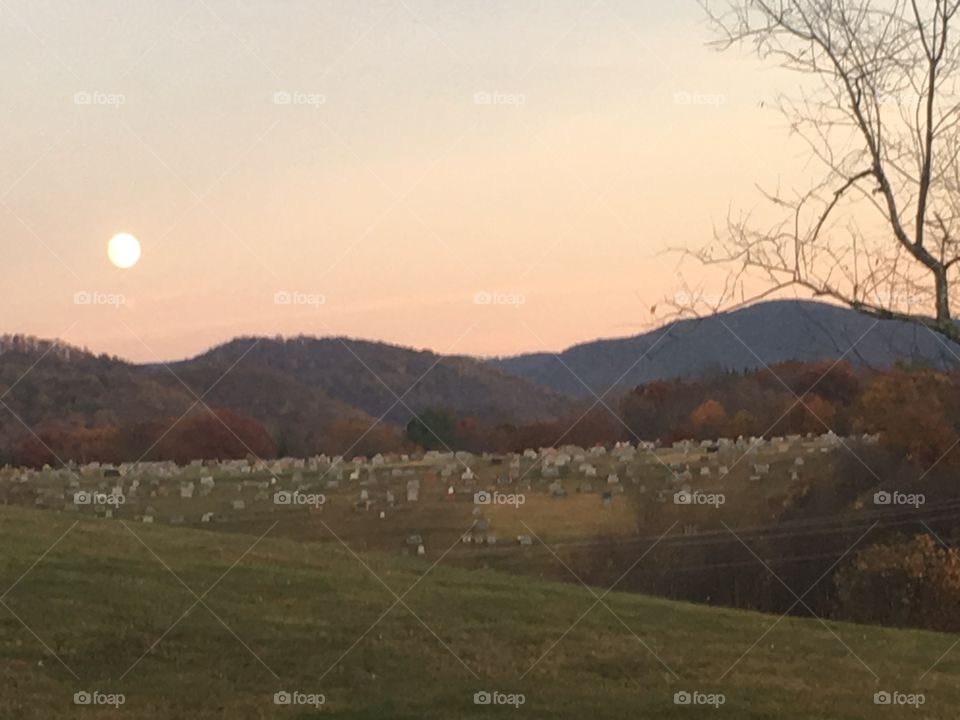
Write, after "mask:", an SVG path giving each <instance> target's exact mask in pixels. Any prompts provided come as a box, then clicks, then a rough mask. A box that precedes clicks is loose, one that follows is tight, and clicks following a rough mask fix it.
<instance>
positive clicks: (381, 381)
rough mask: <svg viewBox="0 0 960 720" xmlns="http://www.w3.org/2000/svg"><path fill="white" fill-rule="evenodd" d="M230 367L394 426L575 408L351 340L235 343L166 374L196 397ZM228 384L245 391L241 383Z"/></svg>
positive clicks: (495, 373) (474, 364)
mask: <svg viewBox="0 0 960 720" xmlns="http://www.w3.org/2000/svg"><path fill="white" fill-rule="evenodd" d="M234 366H236V367H241V366H242V367H243V368H246V369H247V370H248V371H250V370H252V369H256V370H257V371H259V372H262V373H266V374H269V375H272V376H275V377H283V378H287V379H288V380H295V381H296V383H298V384H299V385H301V386H304V387H307V388H310V389H311V390H313V391H319V392H321V393H324V394H325V395H326V396H328V397H329V398H330V399H331V400H332V401H334V402H339V403H342V404H344V405H347V406H350V407H352V408H355V409H357V410H359V411H361V412H363V413H365V414H366V415H368V416H372V417H380V416H381V415H385V419H386V420H387V421H393V422H399V423H406V422H407V421H408V420H409V419H410V418H411V417H412V416H413V413H414V412H419V411H421V410H423V409H424V408H426V407H429V406H433V405H441V406H445V407H449V408H451V409H452V410H455V411H457V412H458V413H463V414H465V415H472V416H474V417H476V418H478V419H479V420H482V421H485V422H498V421H506V420H510V421H513V422H528V421H532V420H555V419H557V418H559V417H562V416H564V415H565V414H567V413H568V412H570V411H571V409H572V407H573V405H574V404H573V403H572V402H571V400H570V398H568V397H565V396H564V395H563V394H561V393H557V392H554V391H552V390H549V389H544V388H541V387H539V386H537V385H535V384H533V383H531V382H529V381H527V380H524V379H523V378H519V377H516V376H514V375H511V374H509V373H507V372H506V371H504V370H502V369H499V368H497V367H494V366H491V365H489V364H487V363H484V362H482V361H480V360H476V359H474V358H469V357H462V356H440V355H437V354H436V353H433V352H429V351H425V350H412V349H409V348H404V347H399V346H395V345H388V344H385V343H378V342H369V341H364V340H354V339H350V338H312V337H297V338H291V339H287V340H274V339H264V338H238V339H236V340H232V341H230V342H228V343H226V344H224V345H220V346H218V347H216V348H213V349H212V350H210V351H208V352H206V353H204V354H203V355H200V356H198V357H196V358H194V359H192V360H187V361H184V362H181V363H174V364H172V365H170V368H171V369H172V370H173V371H174V372H175V373H176V374H177V375H179V376H181V377H184V378H188V377H189V378H196V380H197V382H196V383H195V385H194V389H195V390H197V391H198V392H199V391H202V389H203V387H204V386H205V385H209V384H210V383H213V382H214V381H215V380H216V377H217V374H218V373H224V372H227V370H228V369H229V368H230V367H234ZM234 372H235V370H230V371H229V373H228V374H227V375H226V378H229V377H230V376H231V375H233V374H234ZM226 378H225V381H226ZM233 382H234V383H235V384H236V385H237V386H239V387H238V390H239V391H241V392H249V391H250V388H249V387H246V383H243V382H241V381H240V379H235V380H234V381H233ZM222 392H223V391H221V393H222ZM238 401H240V400H239V398H238Z"/></svg>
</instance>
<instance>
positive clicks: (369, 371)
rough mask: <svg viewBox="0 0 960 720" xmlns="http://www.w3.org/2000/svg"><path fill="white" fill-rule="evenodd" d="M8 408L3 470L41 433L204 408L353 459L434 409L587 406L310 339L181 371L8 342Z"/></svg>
mask: <svg viewBox="0 0 960 720" xmlns="http://www.w3.org/2000/svg"><path fill="white" fill-rule="evenodd" d="M0 397H2V400H3V403H4V405H6V406H7V410H4V409H3V408H0V410H3V412H0V462H2V459H3V458H4V457H9V453H10V450H11V448H13V447H15V446H16V445H17V444H18V443H19V442H21V441H23V440H24V439H25V438H27V437H29V436H30V435H31V431H32V432H37V431H39V430H52V429H67V430H76V429H79V428H103V427H108V426H130V425H132V424H135V423H140V422H161V423H165V424H169V423H170V422H172V420H173V419H176V418H179V417H181V416H182V415H184V414H185V413H188V412H190V411H191V410H192V409H195V408H197V407H202V406H201V405H200V402H199V401H200V400H202V402H203V403H204V404H206V405H208V406H210V407H212V408H227V409H231V410H235V411H237V412H240V413H243V414H245V415H248V416H250V417H252V418H254V419H256V420H258V421H259V422H260V423H262V424H263V425H264V426H265V427H266V429H267V430H268V431H269V432H270V433H271V434H272V435H273V436H274V438H276V439H277V440H278V441H279V442H280V447H281V449H282V450H283V451H287V452H290V453H291V454H308V453H310V452H312V451H316V448H318V447H333V446H336V447H343V448H346V447H347V446H349V445H352V442H353V440H355V439H357V438H358V437H362V436H367V434H368V431H369V429H370V428H374V430H373V432H370V433H369V437H368V438H367V443H366V444H365V445H359V446H357V447H356V448H355V449H354V452H358V453H364V452H367V449H368V447H377V446H378V433H385V432H394V433H395V432H396V430H397V428H398V427H399V426H400V425H403V424H405V423H406V422H407V421H408V420H409V419H410V418H411V417H412V416H413V414H414V413H415V412H421V411H422V410H424V409H425V408H427V407H429V406H431V405H442V406H446V407H449V408H451V409H452V410H454V411H457V412H458V413H459V414H462V415H470V416H473V417H475V418H477V419H478V420H479V421H481V422H484V423H498V422H529V421H532V420H556V419H558V418H560V417H562V416H565V415H566V414H568V413H569V412H571V411H572V409H573V408H574V407H575V406H576V404H577V403H576V402H575V401H574V400H572V399H571V398H568V397H565V396H563V395H561V394H559V393H556V392H553V391H551V390H549V389H544V388H541V387H539V386H537V385H535V384H533V383H531V382H529V381H527V380H524V379H522V378H518V377H515V376H512V375H509V374H508V373H506V372H504V371H503V370H500V369H498V368H495V367H492V366H490V365H488V364H486V363H484V362H482V361H479V360H476V359H473V358H466V357H441V356H439V355H436V354H435V353H431V352H425V351H415V350H411V349H407V348H402V347H396V346H392V345H387V344H384V343H375V342H363V341H358V340H350V339H345V338H326V339H315V338H304V337H301V338H294V339H289V340H278V339H268V338H238V339H235V340H232V341H230V342H228V343H226V344H224V345H221V346H219V347H216V348H214V349H212V350H210V351H208V352H206V353H204V354H202V355H199V356H197V357H195V358H192V359H189V360H185V361H182V362H177V363H170V364H151V365H137V364H133V363H129V362H125V361H123V360H121V359H119V358H115V357H109V356H106V355H100V356H97V355H93V354H91V353H89V352H85V351H82V350H80V349H78V348H72V347H67V346H63V345H57V344H54V343H52V342H51V341H43V340H37V339H34V338H24V337H23V336H17V337H9V336H7V337H5V338H0ZM398 398H399V400H398ZM381 417H382V421H380V422H377V420H378V419H379V418H381ZM391 429H392V430H391ZM334 436H336V441H334ZM381 439H382V437H381ZM146 444H147V445H148V444H149V443H146ZM379 444H382V443H379Z"/></svg>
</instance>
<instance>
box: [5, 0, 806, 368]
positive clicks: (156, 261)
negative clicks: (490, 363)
mask: <svg viewBox="0 0 960 720" xmlns="http://www.w3.org/2000/svg"><path fill="white" fill-rule="evenodd" d="M709 38H710V35H709V31H708V28H707V27H706V25H705V23H704V20H703V16H702V13H701V11H700V9H699V8H698V6H697V5H696V3H695V2H694V1H693V0H680V2H677V3H663V2H659V1H656V2H655V1H653V0H599V1H598V2H595V3H591V2H590V1H589V0H577V1H575V2H574V1H567V0H543V1H542V2H533V1H525V0H504V1H491V0H484V1H483V2H478V1H473V2H467V1H466V0H442V1H437V2H424V1H421V0H399V1H397V2H391V1H389V0H387V1H385V2H379V1H378V2H368V1H366V0H357V1H356V2H353V1H350V2H347V1H346V0H340V1H338V2H318V1H317V0H304V1H302V2H296V1H293V0H286V1H283V2H280V1H278V0H255V1H245V2H236V1H235V0H231V1H228V0H196V1H195V2H190V1H186V2H181V1H180V0H163V1H162V2H150V3H147V2H137V3H131V2H129V0H117V1H91V2H83V3H74V2H67V1H66V0H60V1H58V2H50V1H49V0H29V1H27V0H6V2H4V5H3V9H2V10H0V65H2V67H3V73H2V91H3V112H2V114H0V147H2V157H3V158H4V162H3V163H2V164H0V237H2V238H3V240H2V242H3V258H4V267H5V273H4V283H3V290H2V297H3V299H4V302H3V303H2V304H0V331H6V332H22V333H29V334H34V335H38V336H41V337H61V338H64V339H66V340H68V341H70V342H72V343H75V344H79V345H86V346H89V347H90V348H91V349H92V350H95V351H97V352H109V353H113V354H117V355H120V356H122V357H125V358H129V359H133V360H138V361H154V360H161V359H162V360H172V359H178V358H182V357H186V356H190V355H194V354H196V353H199V352H202V351H203V350H205V349H206V348H208V347H210V346H211V345H213V344H216V343H219V342H222V341H224V340H227V339H229V338H231V337H233V336H236V335H239V334H264V335H271V336H272V335H278V334H283V335H295V334H299V333H304V334H310V335H330V334H337V335H349V336H353V337H361V338H369V339H377V340H384V341H388V342H394V343H400V344H404V345H411V346H414V347H419V348H431V349H434V350H436V351H438V352H444V353H463V354H475V355H495V354H512V353H517V352H525V351H541V350H559V349H562V348H564V347H567V346H569V345H571V344H573V343H576V342H581V341H586V340H590V339H593V338H596V337H601V336H614V335H628V334H634V333H636V332H640V331H642V330H644V329H649V328H650V327H652V326H653V325H655V324H657V323H656V321H655V318H653V317H651V314H650V306H651V305H653V304H655V303H657V302H659V301H661V300H662V298H663V297H665V296H668V295H671V294H673V293H675V292H677V291H678V290H679V289H680V281H679V280H678V279H677V278H676V277H675V276H674V275H673V274H672V272H671V269H672V268H673V266H674V265H675V260H671V259H669V258H664V257H661V256H660V253H661V251H662V250H664V249H665V248H667V247H668V246H675V245H686V246H694V245H700V244H702V243H704V242H706V241H707V240H708V239H709V237H710V235H711V232H712V227H713V225H714V224H715V223H722V221H723V219H724V218H725V216H726V213H727V210H728V208H729V207H731V206H733V207H746V208H750V207H753V206H755V205H758V204H760V198H759V196H758V195H757V192H756V189H755V183H757V182H765V183H768V184H770V183H775V182H776V181H777V178H778V177H779V174H780V172H781V171H782V170H783V169H784V168H785V167H789V165H790V163H796V162H798V161H799V160H798V157H799V156H798V155H797V152H796V151H795V150H791V149H790V147H791V146H790V145H789V143H788V142H787V135H786V133H785V130H784V121H783V119H782V118H781V117H780V116H779V115H778V114H776V112H775V111H772V110H770V109H769V107H770V103H771V101H772V100H773V98H774V95H775V91H776V90H777V89H778V88H780V87H782V81H783V77H782V76H781V75H778V74H777V73H776V72H775V71H772V70H771V69H770V68H765V67H764V66H763V65H762V64H761V63H760V62H758V61H757V60H756V59H755V58H754V57H753V56H751V55H750V54H749V53H747V52H746V51H744V52H741V53H737V52H734V53H728V54H722V55H721V54H718V53H717V52H716V51H714V50H711V49H708V48H707V47H706V46H705V43H706V42H707V41H708V40H709ZM778 82H779V83H780V85H778ZM761 101H766V107H761ZM791 153H792V154H791ZM117 232H129V233H132V234H134V235H135V236H137V238H139V240H140V242H141V244H142V250H143V254H142V257H141V259H140V262H139V263H138V264H137V265H136V266H134V267H133V268H132V269H129V270H121V269H118V268H116V267H114V266H113V265H111V264H110V262H109V261H108V259H107V255H106V245H107V242H108V240H109V239H110V237H111V236H112V235H113V234H114V233H117ZM708 286H709V283H708ZM83 292H86V293H90V294H91V295H88V296H87V297H93V298H95V300H94V302H93V303H92V304H77V303H76V302H75V295H76V294H77V293H83ZM278 293H288V294H289V295H288V296H283V295H281V296H280V297H281V300H282V299H283V298H284V297H291V298H292V299H293V300H292V303H291V304H283V303H282V302H281V303H280V304H278V302H277V294H278ZM477 293H489V294H490V297H492V298H493V302H492V303H491V304H483V303H482V302H481V303H480V304H478V303H477V302H476V300H475V297H476V295H477ZM111 298H113V299H112V300H111ZM118 298H119V299H118ZM518 298H519V301H520V302H517V300H518ZM121 300H122V304H120V301H121ZM98 302H103V303H106V304H97V303H98ZM111 303H113V304H111ZM300 303H303V304H300ZM499 303H506V304H499ZM511 303H512V304H511ZM118 305H119V306H118Z"/></svg>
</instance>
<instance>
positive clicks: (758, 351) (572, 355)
mask: <svg viewBox="0 0 960 720" xmlns="http://www.w3.org/2000/svg"><path fill="white" fill-rule="evenodd" d="M840 357H843V358H844V359H845V360H848V361H850V362H851V363H853V364H855V365H863V366H868V367H877V368H885V367H890V366H891V365H893V364H894V363H895V362H896V361H897V360H916V361H920V362H925V363H928V364H931V365H933V366H935V367H943V368H946V367H955V366H956V365H958V364H960V347H958V346H957V345H955V344H948V343H946V341H943V340H941V338H940V337H939V336H936V335H934V334H933V333H932V332H931V331H929V330H927V329H925V328H922V327H918V326H916V325H913V324H911V323H905V322H900V321H895V320H881V321H876V320H875V319H873V318H870V317H867V316H865V315H862V314H860V313H857V312H855V311H853V310H849V309H847V308H843V307H838V306H835V305H827V304H825V303H818V302H810V301H797V300H778V301H771V302H764V303H759V304H757V305H752V306H750V307H747V308H744V309H741V310H737V311H734V312H729V313H722V314H719V315H715V316H711V317H707V318H703V319H689V320H681V321H679V322H676V323H671V324H668V325H665V326H664V327H661V328H658V329H657V330H654V331H652V332H648V333H645V334H642V335H637V336H635V337H629V338H621V339H613V340H597V341H594V342H589V343H584V344H581V345H575V346H573V347H571V348H569V349H567V350H564V351H563V352H561V353H558V354H556V355H554V354H551V353H531V354H526V355H517V356H515V357H507V358H498V359H495V360H491V361H490V363H491V364H492V365H494V366H495V367H498V368H500V369H502V370H505V371H507V372H509V373H512V374H514V375H517V376H518V377H522V378H525V379H527V380H530V381H531V382H534V383H536V384H538V385H540V386H541V387H544V388H549V389H551V390H554V391H556V392H560V393H565V394H567V395H571V396H576V397H592V394H591V390H592V391H593V392H594V393H596V394H597V395H601V394H602V393H604V392H606V391H607V390H608V389H612V391H613V392H616V391H618V390H625V389H627V388H630V387H634V386H635V385H639V384H643V383H648V382H652V381H654V380H661V379H668V378H692V377H696V376H701V375H704V374H709V373H713V372H718V371H725V370H744V369H756V368H761V367H763V366H764V365H765V364H766V365H772V364H774V363H778V362H784V361H788V360H801V361H817V360H831V359H837V358H840Z"/></svg>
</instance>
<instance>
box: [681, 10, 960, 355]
mask: <svg viewBox="0 0 960 720" xmlns="http://www.w3.org/2000/svg"><path fill="white" fill-rule="evenodd" d="M704 7H705V8H706V10H707V13H708V15H709V17H710V20H711V22H712V25H713V27H714V29H715V32H716V36H717V39H716V40H715V44H716V45H717V46H719V47H720V48H721V49H727V48H730V47H731V46H742V45H750V46H752V47H753V48H754V49H755V50H756V52H757V54H758V55H759V57H760V58H761V59H762V60H765V61H770V62H774V63H777V64H779V65H780V66H781V67H783V68H785V69H786V70H787V71H790V72H792V73H796V74H797V75H798V76H799V78H800V85H801V87H802V89H801V90H800V91H799V93H798V95H797V96H795V97H788V96H782V97H780V98H779V100H778V104H779V108H780V110H781V111H782V112H783V114H784V115H785V116H786V118H787V120H788V121H789V125H790V128H791V130H792V132H794V133H796V134H797V135H798V136H799V137H800V138H802V139H803V141H804V142H805V143H806V146H807V147H809V150H810V153H811V157H812V160H813V168H814V172H813V175H812V176H811V177H812V179H807V171H806V170H805V171H804V173H803V174H804V178H805V179H804V181H803V182H804V183H805V186H804V188H803V189H802V190H800V191H791V192H789V193H788V192H784V191H782V190H780V189H778V190H776V191H773V192H769V191H765V192H764V196H765V198H766V199H767V200H768V201H769V202H770V203H771V204H772V208H774V209H775V210H776V215H777V216H779V217H778V219H777V220H775V221H773V223H772V224H768V225H767V226H761V225H760V223H758V222H757V221H756V220H755V219H754V218H753V217H752V216H751V215H750V214H741V215H739V216H735V215H731V216H729V217H728V218H727V222H726V226H725V227H724V229H723V230H722V231H717V232H716V233H715V238H714V242H713V244H712V245H711V246H710V247H707V248H704V249H702V250H698V251H686V252H687V253H688V254H692V255H693V256H694V257H696V259H697V260H699V261H700V262H703V263H706V264H711V265H712V264H728V265H729V266H730V267H731V272H730V273H729V275H728V278H727V287H726V291H725V297H726V299H727V300H726V302H730V301H731V300H732V301H733V302H734V304H735V305H736V304H742V303H745V302H748V301H750V300H756V299H759V298H762V297H766V296H768V295H771V294H773V293H775V292H777V291H780V290H783V289H785V288H790V287H794V288H801V289H804V290H806V291H809V292H810V293H812V294H813V295H814V296H817V297H824V298H832V299H834V300H836V301H839V302H841V303H844V304H846V305H848V306H849V307H851V308H854V309H855V310H858V311H860V312H863V313H867V314H869V315H872V316H875V317H878V318H891V319H901V320H907V321H911V322H915V323H919V324H922V325H924V326H926V327H928V328H930V329H931V330H933V331H935V332H937V333H939V334H941V336H943V337H945V338H948V339H950V340H953V341H960V327H958V326H957V325H956V324H955V323H954V321H953V306H954V303H955V300H956V298H955V293H954V292H953V290H954V288H953V287H952V280H953V279H954V277H955V272H956V270H957V265H958V263H960V159H958V155H960V74H958V70H960V45H958V42H957V40H956V38H955V35H956V33H957V32H958V28H955V27H954V26H953V25H954V21H955V19H956V16H957V11H958V8H960V0H886V1H884V0H880V1H878V2H874V1H871V0H721V2H719V3H717V2H708V1H707V0H704ZM757 282H761V283H762V285H760V286H757V285H756V283H757ZM697 299H698V298H696V297H693V298H691V300H692V302H691V306H694V305H696V301H697Z"/></svg>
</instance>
